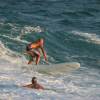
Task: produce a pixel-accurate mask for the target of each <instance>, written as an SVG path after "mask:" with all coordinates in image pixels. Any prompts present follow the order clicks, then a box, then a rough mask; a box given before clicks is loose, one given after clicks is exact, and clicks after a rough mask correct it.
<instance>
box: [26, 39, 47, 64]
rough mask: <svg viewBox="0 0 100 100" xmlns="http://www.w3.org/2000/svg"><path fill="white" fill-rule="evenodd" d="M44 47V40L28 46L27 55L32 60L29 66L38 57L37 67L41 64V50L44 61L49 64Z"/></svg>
mask: <svg viewBox="0 0 100 100" xmlns="http://www.w3.org/2000/svg"><path fill="white" fill-rule="evenodd" d="M43 46H44V40H43V38H41V39H38V40H37V41H35V42H32V43H30V44H28V45H27V46H26V53H27V54H28V55H29V56H30V60H29V62H28V64H31V63H32V61H34V58H35V57H36V65H37V64H38V63H39V61H40V51H39V49H41V51H42V53H43V56H44V59H45V61H46V62H47V56H46V52H45V51H44V48H43Z"/></svg>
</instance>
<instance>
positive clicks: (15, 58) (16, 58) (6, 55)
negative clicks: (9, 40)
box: [0, 41, 23, 64]
mask: <svg viewBox="0 0 100 100" xmlns="http://www.w3.org/2000/svg"><path fill="white" fill-rule="evenodd" d="M22 57H23V56H21V55H19V54H18V53H16V52H13V51H11V50H10V49H8V48H6V47H5V46H4V44H3V43H2V42H1V41H0V58H1V59H4V60H7V61H9V62H12V63H17V64H18V63H22V60H21V58H22Z"/></svg>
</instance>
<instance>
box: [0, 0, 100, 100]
mask: <svg viewBox="0 0 100 100" xmlns="http://www.w3.org/2000/svg"><path fill="white" fill-rule="evenodd" d="M22 33H23V34H24V36H23V37H22V40H21V39H20V38H19V37H20V35H21V34H22ZM40 37H43V38H44V39H45V49H46V51H47V55H48V60H49V63H51V64H55V63H63V62H78V63H80V65H81V68H80V69H78V70H76V71H74V72H71V73H66V74H63V75H58V76H57V75H56V76H51V75H47V74H41V73H38V72H36V71H35V70H34V68H33V65H32V66H31V65H30V66H29V65H27V64H26V63H27V60H26V59H25V55H23V52H24V50H25V47H26V45H27V44H28V43H30V42H31V41H35V40H36V39H38V38H40ZM44 63H45V62H44V60H43V58H41V62H40V64H44ZM99 69H100V1H99V0H0V100H22V99H25V100H33V99H34V100H100V70H99ZM34 75H35V76H36V77H37V78H38V81H39V82H40V83H41V84H42V85H43V86H44V87H46V88H49V90H44V91H37V90H34V89H33V90H30V89H26V88H22V87H21V85H23V84H27V83H29V82H30V80H31V78H32V77H33V76H34Z"/></svg>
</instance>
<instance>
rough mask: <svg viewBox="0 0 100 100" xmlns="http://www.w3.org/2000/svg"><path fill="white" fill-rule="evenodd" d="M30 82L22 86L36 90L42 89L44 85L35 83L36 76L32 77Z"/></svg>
mask: <svg viewBox="0 0 100 100" xmlns="http://www.w3.org/2000/svg"><path fill="white" fill-rule="evenodd" d="M31 82H32V83H31V84H28V85H24V86H23V87H27V88H34V89H38V90H40V89H41V90H44V87H43V86H42V85H40V84H39V83H37V78H36V77H33V78H32V80H31Z"/></svg>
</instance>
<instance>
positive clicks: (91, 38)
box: [72, 31, 100, 44]
mask: <svg viewBox="0 0 100 100" xmlns="http://www.w3.org/2000/svg"><path fill="white" fill-rule="evenodd" d="M72 33H73V34H75V35H79V36H82V37H84V38H86V41H88V42H92V43H95V44H100V37H99V36H98V35H97V34H95V33H92V34H91V33H84V32H78V31H72Z"/></svg>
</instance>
